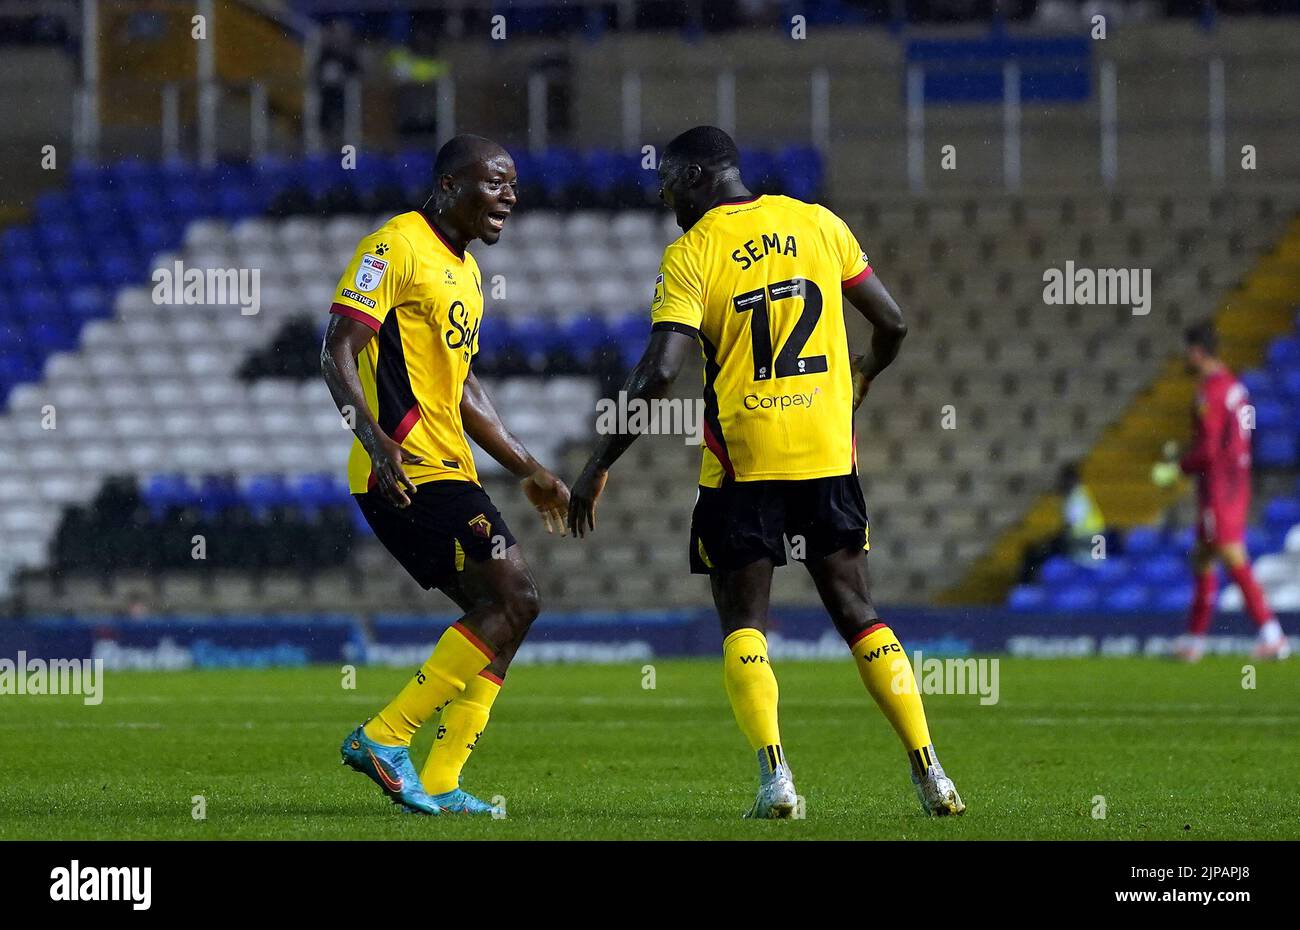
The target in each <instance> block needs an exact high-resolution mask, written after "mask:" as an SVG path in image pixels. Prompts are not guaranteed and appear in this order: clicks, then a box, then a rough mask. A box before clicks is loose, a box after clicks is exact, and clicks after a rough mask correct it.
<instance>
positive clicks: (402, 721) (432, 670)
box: [366, 482, 540, 745]
mask: <svg viewBox="0 0 1300 930" xmlns="http://www.w3.org/2000/svg"><path fill="white" fill-rule="evenodd" d="M402 515H403V516H408V515H409V516H410V517H411V519H412V520H413V521H414V522H415V528H416V532H417V533H418V534H420V536H421V538H424V539H427V540H431V541H433V542H432V543H431V545H433V546H436V549H434V550H433V551H431V552H429V553H427V554H426V557H427V558H428V560H429V561H431V562H433V563H434V564H433V568H432V570H431V579H432V580H431V585H430V586H441V585H442V584H444V583H446V581H447V580H448V579H450V578H452V577H454V576H455V573H456V571H458V570H464V571H465V572H466V573H467V574H471V575H473V576H474V577H475V579H476V580H475V584H476V585H480V586H482V587H483V588H484V589H485V590H486V591H487V592H488V596H487V597H486V598H485V599H483V600H482V601H481V602H479V603H475V604H474V606H473V607H471V608H470V609H469V610H467V611H466V612H465V613H464V615H462V616H461V618H460V619H459V620H457V621H456V622H455V623H453V624H452V625H451V626H450V627H448V628H447V630H446V632H444V633H443V634H442V636H441V637H440V638H439V640H438V643H437V645H436V646H434V650H433V654H432V655H430V656H429V659H428V661H426V662H425V663H424V665H423V666H422V667H421V668H420V670H419V671H418V672H417V673H416V674H415V677H414V678H412V679H411V680H410V681H409V682H408V683H407V685H406V687H405V688H403V689H402V690H401V692H399V693H398V695H397V697H396V698H394V699H393V701H392V702H391V703H389V705H388V706H387V707H385V708H384V709H383V710H382V711H380V712H379V714H377V715H376V716H375V717H374V718H372V719H371V721H370V722H369V723H367V724H366V735H367V736H369V737H370V738H371V739H373V740H375V741H376V742H380V743H385V744H387V745H410V742H411V738H412V737H413V736H414V735H415V731H416V730H417V729H418V728H419V727H420V725H421V724H422V723H424V721H426V720H428V719H429V718H430V717H431V716H433V715H434V714H435V713H437V712H438V711H440V710H442V708H443V707H444V706H446V705H447V704H448V703H449V702H450V701H451V700H453V699H454V698H456V697H457V696H458V695H460V693H461V692H463V691H464V690H465V687H466V685H468V684H469V683H471V682H472V681H474V679H475V678H476V677H477V676H478V674H479V672H481V671H483V670H484V669H485V668H488V667H490V666H491V664H492V662H493V661H495V660H496V659H497V656H498V653H501V652H502V651H504V650H510V649H511V648H512V647H513V646H514V644H516V643H517V642H519V641H520V640H522V639H523V637H524V635H525V634H526V633H527V632H528V628H529V627H530V626H531V625H532V622H533V620H535V619H536V618H537V614H538V612H539V610H540V605H539V599H538V594H537V585H536V583H535V582H534V581H533V576H532V573H531V572H530V571H529V569H528V565H527V563H526V562H524V560H523V556H522V555H520V553H519V550H518V547H517V546H516V544H515V538H514V535H513V534H512V533H511V532H510V529H509V527H507V526H506V523H505V520H504V519H503V518H502V517H501V514H500V512H499V511H497V509H496V507H495V506H494V505H493V504H492V501H491V499H490V498H489V497H488V496H487V494H486V493H485V492H484V491H483V489H482V488H480V487H479V486H478V485H474V484H470V483H469V482H455V483H452V482H445V483H443V482H433V483H431V484H430V485H426V486H424V487H422V488H421V489H420V494H417V495H415V497H414V498H413V500H412V504H411V506H410V507H408V508H405V510H404V511H403V512H402Z"/></svg>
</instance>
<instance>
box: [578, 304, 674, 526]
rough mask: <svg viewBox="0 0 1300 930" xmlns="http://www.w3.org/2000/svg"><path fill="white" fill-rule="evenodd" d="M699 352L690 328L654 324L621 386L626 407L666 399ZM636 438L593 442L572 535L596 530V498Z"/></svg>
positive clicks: (581, 479)
mask: <svg viewBox="0 0 1300 930" xmlns="http://www.w3.org/2000/svg"><path fill="white" fill-rule="evenodd" d="M698 351H699V343H698V342H697V341H696V337H695V335H694V333H693V330H692V329H691V327H688V326H685V325H682V324H676V323H656V324H655V326H654V328H653V330H652V331H651V333H650V344H649V345H648V346H646V350H645V352H644V353H643V354H642V356H641V360H640V361H639V362H637V363H636V366H635V367H634V368H633V369H632V371H631V373H629V374H628V376H627V381H626V382H625V383H624V385H623V390H624V391H626V392H627V399H628V403H629V404H632V403H635V402H636V401H638V400H639V401H642V402H648V401H652V400H658V399H659V398H661V397H663V396H665V395H666V394H667V393H668V391H669V389H670V388H671V387H672V386H673V382H674V381H676V380H677V376H678V375H679V374H681V371H682V366H683V365H684V364H685V363H686V359H687V358H688V357H689V356H690V355H691V354H693V353H695V352H698ZM636 438H637V434H636V433H606V434H604V435H602V436H601V437H600V438H599V439H597V440H596V448H595V449H594V450H593V451H592V453H591V457H590V458H589V459H587V464H586V465H585V466H584V467H583V469H582V473H581V474H580V475H579V476H578V480H577V481H575V482H574V483H573V496H572V499H571V500H570V502H569V529H571V530H572V531H573V533H574V535H576V536H585V535H586V533H587V531H588V530H594V529H595V528H596V498H598V497H599V496H600V492H601V491H602V490H603V489H604V487H605V481H606V480H607V478H608V474H609V469H610V466H612V465H613V464H614V463H615V462H617V461H618V458H619V456H621V455H622V454H623V453H624V452H626V451H627V449H628V447H629V446H631V445H632V443H633V442H635V441H636Z"/></svg>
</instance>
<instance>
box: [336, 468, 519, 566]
mask: <svg viewBox="0 0 1300 930" xmlns="http://www.w3.org/2000/svg"><path fill="white" fill-rule="evenodd" d="M418 487H419V490H417V491H416V492H415V493H414V494H411V493H410V492H407V496H408V497H410V498H411V506H409V507H394V506H393V505H392V504H390V503H388V501H386V500H384V498H383V497H382V496H381V495H380V493H379V492H378V491H370V492H368V493H365V494H354V495H353V497H355V498H356V501H357V505H358V506H359V507H360V508H361V513H362V514H363V515H364V516H365V518H366V522H367V523H369V524H370V528H371V529H373V530H374V531H375V535H376V536H378V537H379V541H380V542H381V543H383V544H384V548H385V549H387V550H388V551H389V552H391V553H392V554H393V557H394V558H395V559H397V561H399V562H401V563H402V567H403V568H404V569H406V571H407V573H408V574H409V575H410V576H411V577H412V578H414V579H415V580H416V581H417V582H418V583H419V585H420V587H422V588H426V589H427V588H439V587H442V586H443V585H445V584H447V583H449V582H451V581H453V580H455V577H456V573H457V572H459V571H462V570H463V569H464V567H465V559H467V558H469V559H473V560H474V561H476V562H484V561H487V560H488V559H490V558H492V557H493V555H494V554H495V555H496V556H497V557H498V558H499V557H500V556H501V554H502V553H504V552H505V551H506V550H507V549H509V548H510V547H511V546H513V545H514V544H515V537H514V534H512V533H511V532H510V527H508V526H506V521H505V519H504V518H503V517H502V516H501V511H499V510H497V508H496V505H495V504H493V503H492V499H491V498H490V497H488V495H487V492H486V491H484V490H483V489H482V488H481V487H479V486H478V485H477V484H474V483H473V482H472V481H426V482H425V483H424V484H421V485H419V486H418Z"/></svg>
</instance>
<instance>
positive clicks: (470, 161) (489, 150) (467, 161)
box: [433, 133, 506, 177]
mask: <svg viewBox="0 0 1300 930" xmlns="http://www.w3.org/2000/svg"><path fill="white" fill-rule="evenodd" d="M505 154H506V150H505V149H503V148H502V147H501V146H500V145H498V144H497V143H495V142H493V141H492V140H491V139H485V138H483V137H482V136H475V135H471V134H469V133H465V134H463V135H459V136H453V137H452V138H451V139H448V140H447V142H445V143H444V144H443V146H442V148H440V149H438V157H437V158H436V159H434V162H433V171H434V174H436V175H438V177H442V176H443V175H444V174H449V175H451V176H452V177H455V176H456V175H458V174H460V173H461V172H462V171H464V170H465V169H466V168H469V167H471V166H472V165H478V164H481V163H483V162H485V161H488V160H489V159H492V158H495V157H497V156H498V155H505Z"/></svg>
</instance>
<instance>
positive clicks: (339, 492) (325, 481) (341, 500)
mask: <svg viewBox="0 0 1300 930" xmlns="http://www.w3.org/2000/svg"><path fill="white" fill-rule="evenodd" d="M290 493H291V494H292V495H293V496H294V498H295V500H296V503H297V504H298V506H299V507H301V508H302V509H303V510H304V511H306V512H308V513H314V512H316V511H319V510H320V509H322V508H324V507H337V506H340V505H343V504H347V503H348V502H349V499H350V498H351V495H350V494H349V493H348V489H347V485H345V484H343V482H341V481H339V480H337V479H336V478H335V477H334V476H333V475H326V474H320V475H303V476H301V477H300V478H298V480H297V481H296V482H294V484H293V485H292V486H291V488H290Z"/></svg>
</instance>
